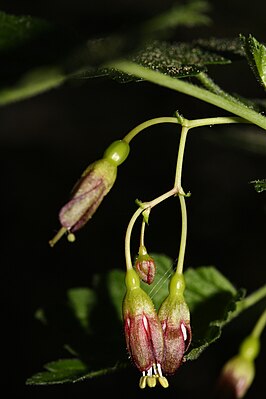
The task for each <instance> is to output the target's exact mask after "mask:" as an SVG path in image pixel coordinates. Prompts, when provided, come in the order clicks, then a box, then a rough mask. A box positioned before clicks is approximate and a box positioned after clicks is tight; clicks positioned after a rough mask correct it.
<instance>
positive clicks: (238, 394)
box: [215, 336, 259, 399]
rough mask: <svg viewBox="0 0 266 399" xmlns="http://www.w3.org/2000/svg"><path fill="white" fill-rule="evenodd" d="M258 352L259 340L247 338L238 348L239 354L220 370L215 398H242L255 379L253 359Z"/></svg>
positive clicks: (251, 337)
mask: <svg viewBox="0 0 266 399" xmlns="http://www.w3.org/2000/svg"><path fill="white" fill-rule="evenodd" d="M258 352H259V340H258V339H257V338H256V337H253V336H249V337H247V338H246V339H245V340H244V341H243V343H242V344H241V346H240V350H239V354H238V355H236V356H234V357H233V358H231V359H230V360H229V361H228V362H227V363H226V364H225V365H224V367H223V368H222V371H221V374H220V376H219V379H218V382H217V386H216V391H215V395H216V396H215V398H217V399H219V398H223V399H240V398H243V397H244V396H245V394H246V392H247V390H248V389H249V387H250V385H251V384H252V382H253V379H254V377H255V364H254V359H255V358H256V356H257V354H258Z"/></svg>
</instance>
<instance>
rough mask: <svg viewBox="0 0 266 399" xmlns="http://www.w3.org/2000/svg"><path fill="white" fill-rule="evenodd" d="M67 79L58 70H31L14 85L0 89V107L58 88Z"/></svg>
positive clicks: (48, 68)
mask: <svg viewBox="0 0 266 399" xmlns="http://www.w3.org/2000/svg"><path fill="white" fill-rule="evenodd" d="M66 79H67V77H66V76H65V75H64V74H63V72H62V71H61V70H60V69H58V68H53V67H47V68H38V69H34V70H31V71H30V72H28V73H26V74H25V75H24V76H23V77H22V78H21V79H20V80H18V81H17V82H16V83H15V84H14V85H11V86H9V87H5V88H3V89H0V105H5V104H9V103H12V102H15V101H20V100H24V99H26V98H29V97H32V96H34V95H36V94H40V93H43V92H45V91H47V90H50V89H54V88H55V87H57V86H60V85H61V84H62V83H63V82H64V81H65V80H66Z"/></svg>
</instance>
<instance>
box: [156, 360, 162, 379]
mask: <svg viewBox="0 0 266 399" xmlns="http://www.w3.org/2000/svg"><path fill="white" fill-rule="evenodd" d="M157 371H158V374H159V376H160V377H162V376H163V373H162V368H161V365H160V363H157Z"/></svg>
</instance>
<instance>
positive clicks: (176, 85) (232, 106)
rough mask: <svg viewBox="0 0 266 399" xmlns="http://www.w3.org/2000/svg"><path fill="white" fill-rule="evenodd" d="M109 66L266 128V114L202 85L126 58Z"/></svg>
mask: <svg viewBox="0 0 266 399" xmlns="http://www.w3.org/2000/svg"><path fill="white" fill-rule="evenodd" d="M107 67H111V68H116V69H118V70H120V71H121V72H125V73H127V74H130V75H133V76H137V77H139V78H143V79H145V80H148V81H149V82H152V83H155V84H157V85H160V86H164V87H167V88H169V89H171V90H175V91H178V92H181V93H184V94H187V95H189V96H192V97H196V98H198V99H200V100H203V101H205V102H207V103H210V104H212V105H215V106H217V107H219V108H222V109H224V110H226V111H228V112H230V113H232V114H235V115H238V116H240V117H242V118H244V119H245V120H248V121H249V122H252V123H254V124H255V125H257V126H260V127H261V128H262V129H264V130H266V117H265V116H263V115H261V114H259V113H258V112H256V111H254V110H253V109H251V108H249V107H247V106H246V105H244V104H242V103H238V102H235V101H232V100H231V99H228V98H225V97H223V96H220V95H218V94H215V93H212V92H211V91H209V90H206V89H204V88H202V87H198V86H196V85H194V84H192V83H189V82H187V81H186V80H184V79H176V78H173V77H171V76H167V75H164V74H163V73H160V72H156V71H153V70H151V69H148V68H145V67H143V66H140V65H138V64H136V63H134V62H130V61H125V60H121V61H116V62H113V63H111V64H109V65H107Z"/></svg>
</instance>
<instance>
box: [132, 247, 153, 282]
mask: <svg viewBox="0 0 266 399" xmlns="http://www.w3.org/2000/svg"><path fill="white" fill-rule="evenodd" d="M135 269H136V271H137V273H138V275H139V277H140V278H141V280H142V281H144V282H145V283H147V284H151V283H152V282H153V280H154V277H155V272H156V266H155V262H154V259H153V258H152V257H151V256H150V255H149V254H148V253H147V250H146V248H145V247H144V245H141V246H140V247H139V254H138V257H137V259H136V261H135Z"/></svg>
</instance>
